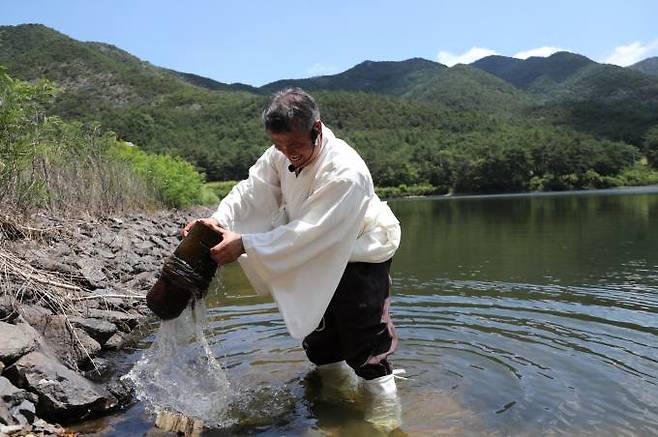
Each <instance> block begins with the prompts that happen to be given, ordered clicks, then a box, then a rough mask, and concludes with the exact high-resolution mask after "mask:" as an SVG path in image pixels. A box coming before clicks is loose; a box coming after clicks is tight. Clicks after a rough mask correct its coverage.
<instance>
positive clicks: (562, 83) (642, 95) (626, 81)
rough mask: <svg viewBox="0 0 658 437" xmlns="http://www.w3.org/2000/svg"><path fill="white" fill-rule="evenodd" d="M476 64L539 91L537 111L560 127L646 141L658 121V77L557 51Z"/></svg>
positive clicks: (535, 92)
mask: <svg viewBox="0 0 658 437" xmlns="http://www.w3.org/2000/svg"><path fill="white" fill-rule="evenodd" d="M471 65H472V66H474V67H476V68H479V69H482V70H484V71H487V72H489V73H491V74H493V75H495V76H498V77H499V78H501V79H503V80H505V81H507V82H508V83H510V84H511V85H514V86H515V87H517V88H519V89H521V90H525V91H527V92H528V93H530V94H531V95H533V96H535V97H536V98H537V99H539V100H538V104H537V105H536V106H535V107H534V110H533V111H534V113H535V114H536V115H537V116H540V117H544V118H548V119H550V120H552V121H553V122H554V123H555V124H557V125H558V126H569V127H572V128H574V129H577V130H580V131H584V132H587V133H590V134H594V135H596V136H599V137H605V138H611V139H615V140H623V141H626V142H630V143H633V144H638V145H639V144H641V143H642V142H643V139H644V135H645V133H646V132H647V130H648V129H649V128H651V126H654V125H656V124H658V77H655V76H650V75H647V74H645V73H642V72H640V71H634V70H632V69H628V68H621V67H617V66H614V65H608V64H598V63H596V62H594V61H592V60H590V59H588V58H586V57H584V56H581V55H578V54H574V53H568V52H558V53H555V54H553V55H551V56H549V57H546V58H536V57H533V58H528V59H526V60H519V59H514V58H508V57H504V56H488V57H486V58H483V59H480V60H478V61H476V62H474V63H473V64H471Z"/></svg>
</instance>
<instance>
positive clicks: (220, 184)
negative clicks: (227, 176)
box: [206, 181, 238, 199]
mask: <svg viewBox="0 0 658 437" xmlns="http://www.w3.org/2000/svg"><path fill="white" fill-rule="evenodd" d="M237 183H238V181H214V182H208V183H207V184H206V188H207V189H208V190H210V191H211V192H212V193H214V194H215V196H217V198H219V199H223V198H224V197H226V195H227V194H228V193H229V192H230V191H231V189H232V188H233V187H234V186H235V184H237Z"/></svg>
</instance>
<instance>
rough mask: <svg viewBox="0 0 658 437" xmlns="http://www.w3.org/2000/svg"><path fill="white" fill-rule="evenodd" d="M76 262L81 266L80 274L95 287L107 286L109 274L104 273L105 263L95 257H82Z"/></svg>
mask: <svg viewBox="0 0 658 437" xmlns="http://www.w3.org/2000/svg"><path fill="white" fill-rule="evenodd" d="M76 264H77V265H78V267H80V274H81V275H82V276H83V277H84V278H85V279H86V280H87V281H88V282H89V284H90V285H91V286H93V287H94V288H102V287H105V286H107V276H105V273H103V265H102V264H101V263H100V262H99V261H97V260H96V259H94V258H80V259H78V260H77V262H76Z"/></svg>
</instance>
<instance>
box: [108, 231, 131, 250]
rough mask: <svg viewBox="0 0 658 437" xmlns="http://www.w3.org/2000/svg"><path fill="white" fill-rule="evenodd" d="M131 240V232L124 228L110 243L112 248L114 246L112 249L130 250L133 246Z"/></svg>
mask: <svg viewBox="0 0 658 437" xmlns="http://www.w3.org/2000/svg"><path fill="white" fill-rule="evenodd" d="M130 240H131V238H130V232H128V231H126V230H125V229H122V230H121V231H119V233H118V234H117V235H115V236H114V239H113V240H112V242H111V243H110V248H112V250H113V251H115V252H116V251H119V250H122V251H128V250H130V246H131V241H130Z"/></svg>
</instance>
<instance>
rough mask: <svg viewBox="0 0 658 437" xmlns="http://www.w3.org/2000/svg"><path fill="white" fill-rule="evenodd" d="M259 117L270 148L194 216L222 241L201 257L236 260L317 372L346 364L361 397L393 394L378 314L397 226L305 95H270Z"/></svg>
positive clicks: (384, 317) (390, 347)
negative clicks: (214, 204)
mask: <svg viewBox="0 0 658 437" xmlns="http://www.w3.org/2000/svg"><path fill="white" fill-rule="evenodd" d="M262 120H263V124H264V127H265V129H266V130H267V133H268V134H269V136H270V138H271V140H272V143H273V145H272V146H271V147H270V148H269V149H267V150H266V151H265V153H263V155H262V156H261V157H260V158H259V159H258V161H257V162H256V163H255V164H254V165H253V166H252V167H251V169H250V170H249V177H248V178H247V179H246V180H244V181H242V182H240V183H239V184H237V185H236V186H235V187H234V188H233V190H232V191H231V192H230V193H229V194H228V195H227V196H226V197H225V198H224V199H223V200H222V201H221V203H220V205H219V207H218V208H217V211H216V212H215V213H214V214H213V215H212V216H211V217H210V218H207V219H202V220H203V221H204V222H206V223H208V224H210V225H211V226H213V227H214V228H216V229H217V230H218V232H221V234H222V236H223V240H222V242H221V243H219V244H218V245H217V246H215V247H213V248H212V249H211V251H210V253H211V256H212V258H213V259H214V260H215V261H216V262H217V264H219V265H222V264H228V263H231V262H233V261H235V260H236V259H237V260H238V261H239V263H240V265H241V266H242V268H243V270H244V272H245V274H246V276H247V278H248V279H249V281H250V282H251V284H252V286H253V287H254V288H255V289H256V291H257V292H259V293H261V294H271V295H272V296H273V298H274V300H275V301H276V303H277V305H278V307H279V309H280V311H281V313H282V315H283V318H284V320H285V323H286V326H287V328H288V331H289V332H290V334H291V335H292V336H293V337H295V338H298V339H303V347H304V350H305V351H306V354H307V356H308V358H309V359H310V360H311V361H312V362H313V363H314V364H316V365H317V366H318V369H319V370H320V371H321V372H320V373H321V374H322V370H323V369H324V370H327V371H328V373H332V374H334V375H335V374H336V371H345V370H349V368H348V367H347V366H349V367H351V368H352V369H354V372H356V375H358V376H359V377H361V378H363V379H364V380H365V386H366V388H367V389H368V391H369V392H371V393H386V394H394V393H395V390H396V388H395V381H394V379H393V375H392V369H391V366H390V364H389V362H388V360H387V358H386V357H387V356H388V355H389V354H391V353H392V352H393V351H394V350H395V347H396V345H397V336H396V334H395V329H394V327H393V324H392V323H391V320H390V318H389V314H388V311H389V302H390V296H389V290H390V276H389V268H390V264H391V258H392V257H393V254H394V253H395V251H396V250H397V248H398V246H399V243H400V227H399V222H398V220H397V219H396V218H395V216H394V215H393V213H392V212H391V210H390V208H389V207H388V206H387V205H386V203H384V202H381V201H380V200H379V198H378V197H377V195H376V194H375V192H374V188H373V182H372V178H371V176H370V172H369V170H368V168H367V166H366V164H365V163H364V162H363V160H362V159H361V157H360V156H359V155H358V153H357V152H356V151H355V150H354V149H352V148H351V147H350V146H349V145H348V144H347V143H345V142H344V141H342V140H340V139H338V138H336V137H335V136H334V134H333V133H332V132H331V131H330V130H329V129H328V128H327V127H326V126H325V125H324V124H322V122H321V120H320V111H319V108H318V106H317V104H316V103H315V101H314V99H313V98H312V97H311V96H310V95H309V94H307V93H306V92H304V91H303V90H301V89H299V88H293V89H286V90H283V91H281V92H279V93H277V94H276V95H275V96H274V97H273V98H272V100H271V102H270V104H269V105H268V106H267V107H266V109H265V110H264V111H263V114H262ZM193 224H194V222H191V223H190V224H188V225H187V226H186V227H185V229H184V231H183V233H184V234H186V232H187V231H188V230H189V229H190V227H191V226H192V225H193ZM345 363H346V364H347V365H346V364H345Z"/></svg>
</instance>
